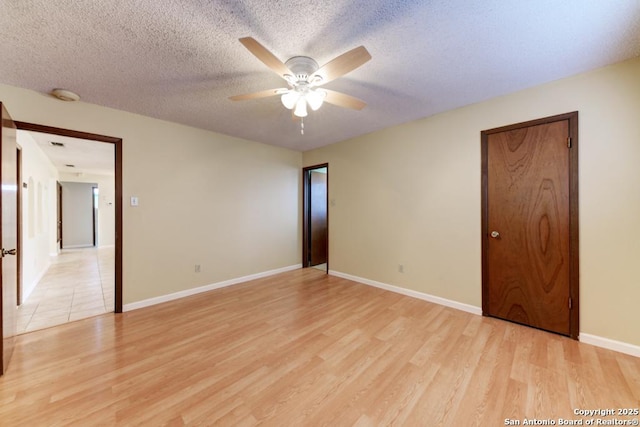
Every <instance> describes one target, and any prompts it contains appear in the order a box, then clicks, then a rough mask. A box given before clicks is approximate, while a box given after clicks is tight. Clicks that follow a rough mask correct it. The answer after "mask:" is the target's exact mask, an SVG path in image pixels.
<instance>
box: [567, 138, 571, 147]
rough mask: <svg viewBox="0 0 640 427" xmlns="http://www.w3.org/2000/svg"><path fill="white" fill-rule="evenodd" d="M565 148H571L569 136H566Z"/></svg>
mask: <svg viewBox="0 0 640 427" xmlns="http://www.w3.org/2000/svg"><path fill="white" fill-rule="evenodd" d="M567 148H571V137H570V136H568V137H567Z"/></svg>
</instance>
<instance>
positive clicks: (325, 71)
mask: <svg viewBox="0 0 640 427" xmlns="http://www.w3.org/2000/svg"><path fill="white" fill-rule="evenodd" d="M370 59H371V54H370V53H369V51H367V49H366V48H365V47H364V46H360V47H356V48H355V49H351V50H350V51H349V52H346V53H343V54H342V55H340V56H338V57H336V58H334V59H332V60H331V61H329V62H327V63H326V64H324V65H323V66H322V67H320V68H319V69H318V70H317V71H316V72H315V73H313V74H312V75H311V77H310V78H309V81H313V79H314V78H315V77H316V76H320V77H322V80H321V81H319V82H318V83H317V84H316V86H320V85H323V84H325V83H328V82H330V81H331V80H334V79H337V78H338V77H340V76H344V75H345V74H347V73H348V72H350V71H353V70H355V69H356V68H358V67H359V66H361V65H362V64H364V63H365V62H367V61H368V60H370Z"/></svg>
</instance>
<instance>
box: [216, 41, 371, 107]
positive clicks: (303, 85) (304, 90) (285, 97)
mask: <svg viewBox="0 0 640 427" xmlns="http://www.w3.org/2000/svg"><path fill="white" fill-rule="evenodd" d="M240 43H242V44H243V45H244V47H246V48H247V49H248V50H249V52H251V53H252V54H253V55H254V56H255V57H256V58H258V59H259V60H260V61H262V62H263V63H264V64H265V65H266V66H267V67H269V68H271V69H272V70H273V71H275V72H276V73H277V74H278V75H279V76H280V77H282V78H283V79H285V80H286V81H287V83H288V86H289V87H283V88H277V89H268V90H263V91H260V92H254V93H248V94H245V95H236V96H231V97H229V99H230V100H232V101H244V100H247V99H256V98H266V97H269V96H276V95H280V99H281V100H282V104H283V105H284V106H285V107H286V108H288V109H289V110H293V114H294V116H296V117H301V118H302V117H306V116H307V106H309V107H311V109H312V110H314V111H315V110H317V109H318V108H320V106H321V105H322V103H323V102H328V103H330V104H333V105H337V106H340V107H345V108H351V109H353V110H362V109H363V108H364V107H365V105H367V104H366V103H365V102H364V101H362V100H360V99H358V98H355V97H353V96H350V95H347V94H344V93H341V92H336V91H333V90H329V89H324V88H322V89H320V88H319V87H320V86H322V85H324V84H326V83H329V82H330V81H332V80H335V79H337V78H338V77H341V76H343V75H345V74H347V73H349V72H350V71H353V70H355V69H356V68H358V67H360V66H361V65H362V64H364V63H365V62H367V61H368V60H370V59H371V55H370V54H369V52H368V51H367V49H365V47H364V46H359V47H356V48H355V49H352V50H350V51H348V52H346V53H343V54H342V55H340V56H338V57H336V58H334V59H333V60H331V61H329V62H328V63H326V64H325V65H323V66H322V67H319V66H318V63H317V62H316V61H314V60H313V59H312V58H309V57H308V56H294V57H293V58H290V59H288V60H287V61H286V62H284V63H283V62H282V61H280V60H279V59H278V58H276V56H275V55H274V54H272V53H271V52H269V51H268V50H267V49H266V48H265V47H264V46H262V45H261V44H260V43H259V42H258V41H256V40H255V39H254V38H252V37H243V38H241V39H240Z"/></svg>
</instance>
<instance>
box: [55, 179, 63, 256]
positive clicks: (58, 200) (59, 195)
mask: <svg viewBox="0 0 640 427" xmlns="http://www.w3.org/2000/svg"><path fill="white" fill-rule="evenodd" d="M56 212H57V215H56V217H57V218H56V221H57V229H58V238H57V239H56V241H57V242H58V249H61V248H62V184H60V181H56Z"/></svg>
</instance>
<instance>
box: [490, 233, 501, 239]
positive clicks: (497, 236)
mask: <svg viewBox="0 0 640 427" xmlns="http://www.w3.org/2000/svg"><path fill="white" fill-rule="evenodd" d="M491 237H493V238H494V239H497V238H499V237H500V233H498V232H497V231H492V232H491Z"/></svg>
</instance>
